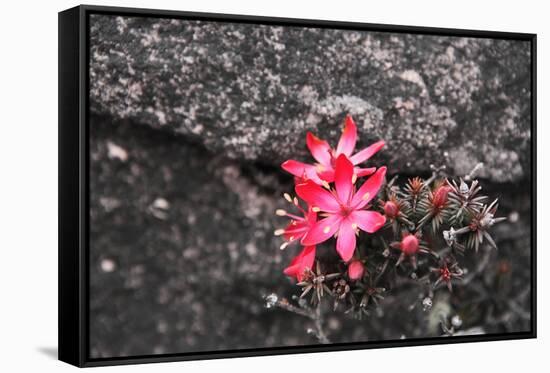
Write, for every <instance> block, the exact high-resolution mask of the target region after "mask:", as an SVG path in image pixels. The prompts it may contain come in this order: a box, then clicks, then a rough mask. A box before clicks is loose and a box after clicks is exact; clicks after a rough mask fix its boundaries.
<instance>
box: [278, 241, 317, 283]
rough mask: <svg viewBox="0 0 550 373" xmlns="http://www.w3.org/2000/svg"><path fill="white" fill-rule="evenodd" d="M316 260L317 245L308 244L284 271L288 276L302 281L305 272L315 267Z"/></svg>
mask: <svg viewBox="0 0 550 373" xmlns="http://www.w3.org/2000/svg"><path fill="white" fill-rule="evenodd" d="M314 260H315V246H306V247H304V249H303V250H302V251H301V252H300V254H298V255H297V256H296V257H294V259H292V261H291V262H290V265H289V266H288V267H286V268H285V270H284V273H285V275H287V276H290V277H294V278H296V280H298V281H302V279H303V277H304V272H305V271H306V270H308V269H311V268H312V267H313V261H314Z"/></svg>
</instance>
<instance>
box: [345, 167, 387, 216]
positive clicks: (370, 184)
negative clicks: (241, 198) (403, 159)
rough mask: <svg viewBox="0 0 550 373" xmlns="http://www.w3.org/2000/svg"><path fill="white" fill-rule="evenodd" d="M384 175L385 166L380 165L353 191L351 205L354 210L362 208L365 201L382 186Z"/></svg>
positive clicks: (367, 201) (371, 197)
mask: <svg viewBox="0 0 550 373" xmlns="http://www.w3.org/2000/svg"><path fill="white" fill-rule="evenodd" d="M385 177H386V167H385V166H384V167H380V168H379V169H378V170H377V171H376V172H375V173H374V175H372V176H371V177H369V178H368V179H367V181H365V182H364V183H363V185H361V188H359V190H358V191H357V192H356V193H355V195H354V196H353V199H352V201H351V205H352V206H353V207H354V209H356V210H360V209H362V208H363V207H364V206H365V205H366V204H367V203H369V202H370V200H372V199H373V198H374V197H376V194H378V191H379V190H380V187H381V186H382V183H383V182H384V178H385Z"/></svg>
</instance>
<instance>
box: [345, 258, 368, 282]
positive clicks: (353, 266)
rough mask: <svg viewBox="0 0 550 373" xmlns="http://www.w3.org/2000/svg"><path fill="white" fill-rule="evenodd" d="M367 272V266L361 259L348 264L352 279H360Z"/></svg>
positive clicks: (349, 274)
mask: <svg viewBox="0 0 550 373" xmlns="http://www.w3.org/2000/svg"><path fill="white" fill-rule="evenodd" d="M364 273H365V266H364V265H363V263H361V262H360V261H359V260H354V261H352V262H351V263H350V264H349V266H348V276H349V278H350V280H360V279H361V277H363V274H364Z"/></svg>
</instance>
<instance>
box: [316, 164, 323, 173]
mask: <svg viewBox="0 0 550 373" xmlns="http://www.w3.org/2000/svg"><path fill="white" fill-rule="evenodd" d="M324 170H325V166H323V165H322V164H318V165H317V172H323V171H324Z"/></svg>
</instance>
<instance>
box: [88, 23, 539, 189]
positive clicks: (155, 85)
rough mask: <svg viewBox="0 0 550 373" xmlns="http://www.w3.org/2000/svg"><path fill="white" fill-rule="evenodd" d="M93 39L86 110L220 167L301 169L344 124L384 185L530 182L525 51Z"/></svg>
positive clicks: (445, 42) (251, 36) (149, 31)
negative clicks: (430, 175)
mask: <svg viewBox="0 0 550 373" xmlns="http://www.w3.org/2000/svg"><path fill="white" fill-rule="evenodd" d="M90 37H91V54H90V57H91V64H90V78H91V80H90V82H91V91H90V97H91V104H92V110H93V111H95V112H98V113H104V114H109V115H111V116H113V117H114V118H117V119H131V120H132V121H133V122H135V123H140V124H142V125H147V126H149V127H152V128H155V129H159V130H164V131H167V132H171V133H174V134H179V135H182V136H185V137H187V138H188V139H190V140H192V141H196V142H199V143H201V144H203V145H204V146H205V147H206V148H207V149H209V150H210V151H212V152H213V153H216V154H223V155H224V156H227V157H230V158H233V159H238V160H251V161H257V162H261V163H263V164H266V165H278V164H279V163H281V162H282V161H284V160H286V159H288V158H297V159H302V160H307V159H310V157H309V155H308V154H307V151H306V148H305V142H304V138H305V134H306V132H307V131H308V130H309V131H313V132H315V133H316V134H318V135H319V136H320V137H322V138H326V139H328V140H330V141H331V142H332V143H333V144H335V143H336V141H337V138H338V136H339V133H340V125H341V123H342V120H343V118H344V116H345V114H347V113H350V114H352V115H353V116H354V118H355V119H356V121H357V123H358V126H359V130H360V144H359V145H360V146H364V145H367V144H369V143H370V142H372V141H375V140H378V139H384V140H385V141H386V142H387V147H386V149H385V151H384V152H383V153H381V154H380V155H378V156H377V159H376V163H377V164H380V163H387V164H388V166H389V168H390V172H392V171H393V172H394V173H417V172H421V173H426V172H429V165H430V164H435V165H442V164H446V165H447V166H448V167H449V168H450V171H451V172H454V173H457V174H465V173H467V172H468V171H469V170H470V169H471V168H472V167H473V166H474V165H475V164H476V163H478V162H483V163H484V164H485V168H484V169H483V170H482V171H481V173H480V176H482V177H485V178H488V179H490V180H492V181H496V182H507V181H518V180H521V179H523V178H527V177H529V176H530V152H529V147H530V141H531V137H530V120H531V118H530V96H529V92H530V78H531V76H530V64H529V62H530V49H529V43H528V42H520V41H510V40H493V39H474V38H456V37H438V36H429V35H408V34H391V33H380V32H357V31H350V30H347V31H346V30H329V29H316V28H294V27H274V26H258V25H247V24H229V23H221V24H214V23H205V22H200V21H185V20H176V19H155V18H130V17H114V16H100V15H94V16H92V18H91V34H90Z"/></svg>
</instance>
